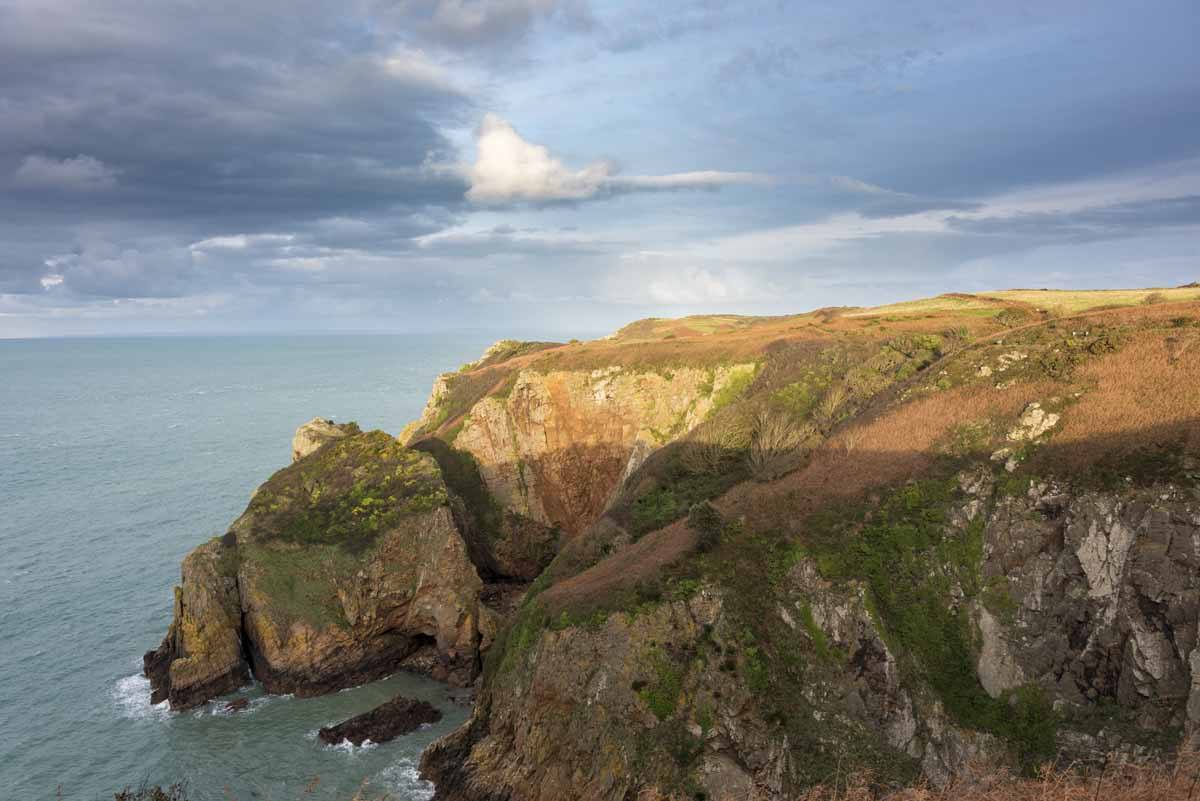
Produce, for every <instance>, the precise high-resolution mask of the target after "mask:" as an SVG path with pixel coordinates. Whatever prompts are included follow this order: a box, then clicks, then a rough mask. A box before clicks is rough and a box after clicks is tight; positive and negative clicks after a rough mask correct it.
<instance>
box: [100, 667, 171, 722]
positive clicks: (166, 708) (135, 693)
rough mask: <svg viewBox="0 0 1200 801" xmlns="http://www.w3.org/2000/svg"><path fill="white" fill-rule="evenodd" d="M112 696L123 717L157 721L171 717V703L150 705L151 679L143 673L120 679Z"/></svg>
mask: <svg viewBox="0 0 1200 801" xmlns="http://www.w3.org/2000/svg"><path fill="white" fill-rule="evenodd" d="M111 694H112V698H113V701H114V702H115V703H116V705H117V709H118V710H119V711H120V712H121V716H122V717H127V718H153V719H157V720H167V719H169V718H170V717H171V705H170V703H169V702H167V701H163V702H162V703H161V704H151V703H150V679H148V678H146V677H145V676H143V675H142V674H141V673H135V674H134V675H132V676H126V677H125V678H123V679H118V680H117V683H116V684H114V685H113V688H112V693H111Z"/></svg>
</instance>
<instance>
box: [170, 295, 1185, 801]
mask: <svg viewBox="0 0 1200 801" xmlns="http://www.w3.org/2000/svg"><path fill="white" fill-rule="evenodd" d="M1107 297H1108V296H1103V295H1097V296H1095V298H1094V300H1093V299H1092V297H1091V296H1089V295H1088V294H1087V293H1072V297H1071V298H1070V299H1069V302H1067V301H1062V303H1061V307H1062V308H1069V309H1071V310H1072V311H1071V313H1066V312H1062V311H1057V310H1056V302H1055V296H1054V293H1049V294H1043V293H1032V292H1024V293H1021V292H1018V293H998V294H997V295H995V296H976V295H953V296H943V297H939V298H933V299H929V300H925V301H914V302H911V303H905V304H897V305H895V306H891V307H882V308H878V309H823V310H818V311H816V312H812V313H809V314H803V315H795V316H789V317H778V318H745V317H734V316H724V317H697V318H684V319H682V320H657V319H654V320H645V321H641V322H638V323H635V324H633V325H631V326H627V327H626V328H624V329H622V330H621V331H618V332H617V333H616V334H614V335H613V336H611V337H608V338H605V339H603V340H597V341H595V342H587V343H578V342H572V343H569V344H565V345H556V344H552V343H540V342H539V343H521V342H514V341H504V342H500V343H497V345H495V346H493V348H491V349H489V351H488V352H487V353H485V354H484V355H483V357H482V358H480V359H479V360H477V361H476V362H473V363H471V364H469V365H464V367H463V368H461V369H460V370H459V371H457V372H455V373H447V374H445V375H443V376H442V377H440V378H439V379H438V380H437V382H436V383H435V386H434V389H433V392H432V394H431V397H430V399H429V402H428V404H427V406H426V408H425V411H424V413H423V414H422V416H421V418H420V419H419V420H417V421H415V422H414V423H413V424H411V425H410V426H408V427H407V428H406V429H405V430H404V431H403V432H402V433H401V434H400V436H399V438H398V441H393V440H391V439H390V438H388V437H387V436H386V435H383V434H380V433H379V432H372V433H370V434H361V433H358V432H357V431H356V430H343V429H342V428H339V427H331V425H330V424H328V423H327V422H326V421H319V420H318V421H314V423H312V424H308V425H307V426H306V427H304V428H308V429H309V430H308V431H304V428H302V431H304V433H303V436H301V435H300V434H299V433H298V436H297V443H300V444H299V445H297V447H296V450H297V454H298V456H300V457H301V458H299V460H298V461H296V462H295V463H294V464H293V465H292V466H291V467H289V468H285V469H284V470H283V471H281V472H280V473H278V474H276V476H275V477H273V478H272V479H271V480H270V481H268V482H267V484H266V485H264V487H263V488H262V489H260V491H259V492H258V493H257V494H256V495H255V497H254V499H253V500H252V501H251V504H250V506H249V507H248V508H247V511H246V513H245V514H244V515H243V516H242V518H239V520H238V521H237V522H235V523H234V525H233V526H232V527H231V529H230V531H229V533H227V534H226V535H225V537H223V538H221V539H218V540H214V541H212V542H210V543H208V544H206V545H204V546H201V547H200V548H199V549H197V550H196V551H195V552H193V554H191V555H189V557H188V558H187V560H185V562H184V569H183V585H182V587H181V589H180V590H179V591H178V592H177V596H176V607H175V621H174V623H173V624H172V626H171V629H170V631H169V632H168V635H167V638H166V639H165V640H164V642H163V645H162V646H161V647H160V649H159V650H158V651H157V652H152V653H151V654H148V655H147V663H146V664H147V672H148V673H149V674H150V675H151V677H152V679H153V683H154V688H155V692H156V694H160V695H163V696H164V697H170V698H171V701H172V704H173V705H175V706H180V707H182V706H187V705H191V704H194V703H198V702H200V701H202V700H204V699H206V698H208V697H211V696H213V695H215V694H219V693H221V692H226V691H228V690H229V689H231V688H232V687H235V686H237V685H238V684H240V683H241V682H243V681H246V680H247V678H248V675H249V671H250V670H252V671H253V674H254V675H255V676H256V677H257V678H259V679H260V680H262V681H263V682H264V684H265V685H267V687H268V689H269V690H271V691H293V690H294V691H297V692H300V693H315V692H323V691H327V690H330V689H334V688H336V687H338V686H345V685H346V684H348V683H353V682H358V681H362V680H366V679H369V678H371V677H373V676H376V675H382V674H383V673H385V672H389V671H390V670H393V669H396V668H397V667H406V666H408V667H417V668H420V669H424V670H427V671H430V672H431V673H433V674H434V675H436V676H438V677H441V678H447V679H449V680H451V681H455V682H457V683H472V682H473V683H474V684H475V686H476V688H477V700H476V704H475V709H474V712H473V715H472V717H471V719H470V721H469V722H468V723H467V724H466V725H464V726H463V727H462V728H460V729H459V730H457V731H456V732H454V733H452V734H451V735H448V736H447V737H445V738H443V739H442V740H440V741H438V742H437V743H435V744H434V745H433V746H431V748H430V749H428V751H427V752H426V755H425V758H424V760H423V764H422V770H423V773H424V775H425V776H427V777H428V778H430V779H432V780H434V781H435V782H436V785H437V797H438V798H440V799H447V800H450V799H453V800H454V801H485V800H486V801H493V800H498V799H507V800H510V801H512V800H516V799H530V800H541V801H551V799H554V800H555V801H557V799H562V798H580V799H613V801H618V800H620V801H624V800H625V799H630V798H646V799H654V798H658V799H667V798H671V799H685V798H687V799H691V798H708V799H729V801H733V799H770V800H771V801H777V800H779V801H781V800H782V799H790V798H796V797H798V796H799V795H800V794H801V793H803V792H805V791H806V789H808V788H812V787H814V786H819V785H824V786H830V785H836V784H837V782H838V781H840V780H842V779H844V777H846V776H849V775H855V776H860V777H861V776H864V775H869V776H870V777H871V779H870V781H871V782H874V784H875V786H877V787H880V788H888V787H897V786H902V785H906V784H907V783H910V782H912V781H916V780H920V779H924V780H928V781H931V782H933V783H935V784H939V785H945V784H947V783H949V782H951V781H955V780H957V779H958V778H959V777H963V776H968V775H970V774H971V773H972V772H973V771H976V770H978V769H979V768H980V766H981V765H982V766H990V767H991V768H993V769H999V770H1009V771H1013V772H1022V771H1026V772H1028V771H1032V770H1034V769H1035V768H1036V767H1037V766H1038V765H1040V764H1042V763H1044V762H1047V761H1050V762H1057V763H1059V764H1061V765H1068V764H1089V763H1091V762H1097V763H1100V762H1104V761H1105V760H1107V759H1108V756H1109V754H1110V753H1112V752H1118V753H1120V754H1123V755H1124V756H1125V757H1128V758H1133V759H1142V758H1150V757H1153V756H1156V755H1169V754H1172V753H1174V752H1175V751H1176V750H1178V749H1179V748H1180V747H1181V746H1182V745H1184V744H1185V743H1186V742H1187V741H1188V740H1189V739H1190V740H1191V741H1193V742H1196V743H1200V393H1197V392H1195V378H1194V377H1195V376H1196V375H1200V303H1197V302H1195V301H1189V302H1175V303H1158V304H1153V305H1137V306H1130V307H1125V308H1096V307H1097V306H1102V305H1103V303H1104V302H1106V300H1105V298H1107ZM1031 298H1033V299H1032V300H1031ZM1035 303H1036V305H1035ZM1089 304H1090V306H1092V307H1091V308H1090V307H1089ZM1080 309H1082V311H1079V310H1080ZM302 440H303V441H302ZM310 449H312V452H311V453H307V455H305V452H306V451H308V450H310ZM396 481H398V482H399V483H398V484H397V483H395V482H396ZM347 510H349V511H347ZM366 521H374V522H372V523H369V524H368V525H367V526H366V527H364V525H363V524H364V522H366Z"/></svg>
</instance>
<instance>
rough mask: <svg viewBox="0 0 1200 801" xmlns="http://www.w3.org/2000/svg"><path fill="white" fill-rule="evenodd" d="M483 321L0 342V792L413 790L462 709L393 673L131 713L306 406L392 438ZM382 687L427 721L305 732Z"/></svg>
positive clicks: (247, 799)
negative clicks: (362, 741) (338, 734)
mask: <svg viewBox="0 0 1200 801" xmlns="http://www.w3.org/2000/svg"><path fill="white" fill-rule="evenodd" d="M495 338H496V337H494V336H491V335H488V334H484V333H460V334H449V335H447V334H443V335H438V336H418V335H328V334H322V335H311V336H246V337H235V336H228V337H211V338H201V337H146V338H111V339H109V338H95V339H42V340H0V799H14V800H16V799H19V800H20V801H34V800H35V799H47V800H48V801H54V800H56V799H65V800H66V801H75V799H79V800H80V801H101V799H112V798H113V794H114V793H115V792H116V791H118V790H121V789H122V788H125V787H131V788H136V787H138V786H140V785H142V784H143V783H149V784H162V785H170V784H174V783H182V784H183V785H185V787H186V793H187V797H188V798H189V799H193V801H209V800H210V799H211V800H212V801H218V799H219V801H230V800H231V799H232V800H235V801H255V800H256V799H257V800H259V801H292V800H293V799H311V800H312V801H323V800H324V799H350V798H351V797H352V796H353V795H354V794H355V793H356V792H360V791H361V792H363V793H364V795H366V796H368V797H385V796H386V797H389V798H392V799H395V801H414V800H415V799H428V798H429V797H430V796H431V795H432V787H431V786H430V785H429V784H428V783H426V782H423V781H421V780H420V779H419V777H418V775H417V764H418V760H419V757H420V753H421V751H422V749H423V748H424V747H425V746H426V745H427V744H428V743H430V742H431V741H432V740H434V739H435V738H437V737H439V736H441V735H442V734H445V733H446V732H449V731H450V730H451V729H453V728H454V727H456V726H457V725H459V724H460V723H462V722H463V721H464V720H465V719H466V718H467V717H468V715H469V709H467V708H465V707H463V706H462V705H459V704H457V703H455V702H453V701H452V700H451V699H450V698H449V696H448V691H447V688H446V687H445V686H443V685H440V684H437V683H436V682H433V681H431V680H429V679H426V678H423V677H419V676H415V675H410V674H404V673H400V674H397V675H394V676H392V677H390V678H387V679H384V680H382V681H379V682H375V683H373V684H370V685H367V686H363V687H357V688H353V689H348V690H344V691H342V692H338V693H334V694H332V695H327V696H324V697H320V698H309V699H300V698H294V697H290V696H268V695H266V694H264V693H263V692H262V689H261V688H260V687H258V686H251V687H248V688H246V689H245V690H244V691H242V692H241V693H240V695H241V696H243V697H245V698H247V699H249V702H250V703H249V708H248V709H246V710H245V711H242V712H237V713H229V712H226V711H224V706H225V702H226V701H227V700H228V699H225V700H222V701H219V702H214V703H210V704H209V705H207V706H205V707H203V708H200V709H197V710H193V711H187V712H182V713H176V712H171V711H170V710H168V709H167V708H166V705H165V704H162V705H158V706H151V704H150V688H149V683H148V682H147V680H146V679H145V678H143V676H142V675H141V658H142V653H143V652H144V651H146V650H148V649H152V648H154V647H156V646H157V645H158V643H159V641H160V640H161V638H162V636H163V634H164V632H165V631H166V629H167V625H168V624H169V623H170V619H171V603H172V587H173V585H175V584H176V583H177V582H178V580H179V564H180V560H181V559H182V558H183V556H184V555H185V554H186V553H187V552H188V551H189V550H190V549H191V548H193V547H194V546H196V545H198V544H200V543H202V542H204V541H205V540H207V539H209V538H210V537H212V536H214V535H218V534H222V533H224V531H225V530H226V528H227V527H228V525H229V524H230V523H231V522H232V521H233V520H234V519H235V518H236V517H237V516H238V515H239V514H240V513H241V512H242V510H243V509H244V508H245V506H246V503H247V502H248V500H249V498H250V493H251V492H252V491H253V489H254V488H255V487H256V486H257V485H259V484H260V483H262V482H263V481H264V480H266V479H267V477H268V476H270V475H271V473H273V472H274V471H276V470H278V469H279V468H281V467H285V466H286V465H287V464H288V462H289V460H290V456H291V438H292V434H293V432H294V431H295V429H296V427H297V426H298V425H300V424H301V423H303V422H305V421H307V420H309V419H311V418H313V417H315V416H322V417H332V418H334V419H336V420H338V421H349V420H354V421H357V422H358V423H359V425H361V426H362V427H363V429H371V428H379V429H382V430H384V431H387V432H390V433H396V432H399V430H400V429H401V428H402V427H403V426H404V425H405V424H406V423H407V422H408V421H410V420H412V419H414V418H416V417H417V416H419V414H420V412H421V409H422V407H423V405H424V403H425V399H426V397H427V396H428V393H429V389H430V386H431V385H432V382H433V379H434V377H435V376H436V375H437V374H438V373H440V372H445V371H448V370H453V369H455V368H457V367H458V366H459V365H460V364H462V363H464V362H467V361H470V360H471V359H474V358H477V357H478V356H479V354H480V353H481V352H482V351H483V349H484V348H485V347H486V346H487V345H488V344H489V343H490V342H491V341H492V340H493V339H495ZM396 693H403V694H405V695H407V696H410V697H415V698H420V699H425V700H428V701H429V702H431V703H433V704H434V705H435V706H437V707H438V708H439V709H440V710H441V711H442V713H443V718H442V720H441V721H440V722H439V723H436V724H433V725H431V726H428V727H426V728H424V729H422V730H420V731H417V732H415V733H413V734H411V735H408V736H405V737H400V738H398V739H396V740H393V741H391V742H388V743H383V744H378V745H364V746H363V747H360V748H356V747H352V746H350V745H348V744H343V745H341V746H337V747H331V746H326V745H323V744H322V743H321V742H320V741H319V740H318V739H317V737H316V732H317V730H318V729H319V728H320V727H322V726H326V725H330V724H332V723H336V722H339V721H341V720H343V719H345V718H347V717H350V716H352V715H355V714H358V713H360V712H365V711H367V710H368V709H370V708H372V707H374V706H375V705H377V704H379V703H382V702H383V701H384V700H387V699H388V698H390V697H391V696H393V695H395V694H396Z"/></svg>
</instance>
